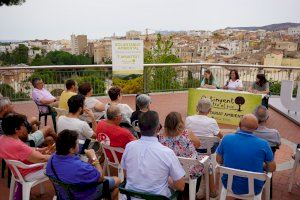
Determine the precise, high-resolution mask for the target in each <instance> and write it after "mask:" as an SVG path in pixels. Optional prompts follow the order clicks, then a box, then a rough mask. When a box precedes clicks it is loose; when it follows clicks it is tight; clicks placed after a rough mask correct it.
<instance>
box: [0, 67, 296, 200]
mask: <svg viewBox="0 0 300 200" xmlns="http://www.w3.org/2000/svg"><path fill="white" fill-rule="evenodd" d="M96 67H97V68H96ZM207 67H211V69H213V70H214V72H213V73H215V74H217V77H218V79H219V81H220V82H221V81H222V80H226V77H227V73H228V69H229V68H238V69H239V73H240V76H241V79H242V80H243V82H245V84H246V86H247V85H249V84H250V83H251V82H252V81H254V80H255V75H256V74H257V72H258V71H260V70H262V69H263V70H265V73H266V74H267V77H268V79H269V80H270V79H271V78H272V81H274V82H275V83H279V82H280V81H281V80H284V79H288V80H299V79H298V78H299V73H300V68H297V67H293V68H291V67H268V66H255V65H254V66H252V65H225V64H207V63H206V64H205V63H204V64H200V63H199V64H198V63H195V64H176V65H174V64H170V65H166V64H157V65H145V74H144V76H143V78H144V80H145V83H146V84H144V86H143V87H142V88H143V91H145V92H149V93H150V96H151V98H152V104H151V109H153V110H156V111H158V112H159V116H160V121H161V123H162V124H163V123H164V119H165V117H166V115H167V114H168V113H169V112H171V111H177V112H180V113H181V114H182V116H183V117H184V118H185V117H186V113H187V100H188V96H187V91H186V89H187V88H189V87H198V85H197V84H198V83H197V82H196V80H197V79H198V80H200V79H201V77H202V72H203V70H204V69H205V68H207ZM167 68H171V69H174V70H175V71H176V77H172V78H171V79H170V80H171V81H173V83H176V84H177V83H178V85H176V84H169V83H168V82H166V81H167V80H166V79H163V78H161V81H159V82H156V83H153V81H152V80H153V79H154V78H157V77H154V76H155V74H153V71H154V70H155V69H167ZM29 69H30V70H36V69H39V70H48V72H49V71H50V70H49V69H51V71H50V72H49V74H50V75H51V74H56V73H58V74H59V75H58V76H56V77H57V79H53V80H54V81H55V82H52V83H50V82H49V83H47V81H46V83H47V87H48V88H49V89H53V90H54V89H64V85H63V80H64V79H65V78H66V77H71V74H73V75H74V74H76V75H77V77H83V75H87V74H91V73H95V72H99V74H101V76H102V75H103V80H104V85H105V88H106V87H108V85H109V84H111V83H110V82H109V81H108V80H109V79H110V78H111V66H107V65H103V66H102V65H99V66H75V67H74V66H68V67H66V66H51V67H35V68H29ZM29 69H28V68H27V70H29ZM21 70H24V68H11V67H6V68H0V73H1V72H2V73H3V72H4V71H6V72H7V71H14V72H15V73H16V74H18V75H19V76H18V77H19V79H18V80H19V82H18V83H16V80H17V79H16V78H14V81H11V82H10V83H9V85H11V86H12V87H13V88H14V89H15V92H16V91H18V90H17V89H18V87H20V86H19V85H18V84H19V83H26V84H29V82H28V81H26V79H28V77H29V76H30V75H31V74H33V73H34V71H25V72H22V73H23V74H22V73H21ZM158 72H162V71H158ZM29 73H30V74H29ZM21 74H22V75H21ZM41 74H42V73H41ZM44 74H45V73H44ZM26 76H27V77H26ZM99 76H100V75H99ZM24 77H26V78H24ZM1 78H3V77H2V76H1ZM158 78H160V77H158ZM21 80H22V81H23V82H22V81H21ZM24 80H25V81H24ZM156 80H159V79H156ZM188 80H190V82H189V83H188V82H187V81H188ZM44 81H45V80H44ZM87 81H88V80H87ZM91 81H93V80H92V79H91ZM151 81H152V82H151ZM224 82H225V81H224ZM91 83H92V85H94V84H93V82H91ZM151 84H153V85H151ZM175 86H176V87H175ZM30 87H31V86H30ZM105 88H104V90H103V92H102V93H97V94H96V95H97V96H99V97H98V98H99V100H100V101H102V102H104V103H106V102H108V98H107V97H106V96H100V95H104V93H105ZM277 89H278V88H277ZM30 90H31V88H28V91H30ZM50 91H52V90H50ZM143 91H142V92H143ZM274 91H275V90H274ZM275 92H276V93H275V94H279V92H280V87H279V90H276V91H275ZM15 97H16V98H15V99H14V100H15V102H14V107H15V110H16V111H17V112H19V113H22V114H26V115H27V116H36V115H37V113H38V111H37V108H36V106H35V104H34V103H33V102H32V101H31V100H29V101H20V100H28V99H29V97H26V98H18V96H15ZM123 102H124V103H127V104H129V105H130V106H131V107H132V108H135V95H125V96H124V97H123ZM269 110H270V118H269V120H268V123H267V126H268V127H270V128H274V129H277V130H279V132H280V134H281V137H282V145H281V147H280V149H279V150H277V152H276V155H275V161H276V163H277V171H276V172H275V173H274V174H273V199H274V200H277V199H278V200H296V199H300V187H298V186H296V184H294V186H293V190H292V192H291V193H288V192H287V190H288V184H289V175H290V171H291V170H290V169H291V167H292V165H293V159H292V155H293V153H294V150H295V145H296V144H297V143H300V134H299V133H300V126H299V125H297V124H296V123H294V122H292V121H291V120H290V119H288V118H286V117H285V116H284V115H282V114H281V113H279V112H277V111H275V110H274V109H272V108H271V109H269ZM48 124H51V123H50V121H49V123H48ZM220 127H221V128H223V129H227V130H228V132H229V131H231V130H232V129H235V128H236V127H235V126H231V125H223V124H220ZM294 176H296V180H297V181H298V182H299V181H300V168H299V169H298V170H297V173H296V174H294ZM47 186H49V187H47V190H46V193H45V194H44V195H43V196H40V195H39V188H38V187H36V188H34V189H33V190H32V193H31V199H52V197H53V195H54V190H53V188H52V185H51V184H50V182H48V183H47ZM0 191H1V198H3V199H7V198H8V195H9V189H8V188H7V185H6V178H5V179H0Z"/></svg>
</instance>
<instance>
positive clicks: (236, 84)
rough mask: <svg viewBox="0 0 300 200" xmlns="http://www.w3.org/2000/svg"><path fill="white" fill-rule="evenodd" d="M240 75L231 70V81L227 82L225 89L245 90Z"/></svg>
mask: <svg viewBox="0 0 300 200" xmlns="http://www.w3.org/2000/svg"><path fill="white" fill-rule="evenodd" d="M239 78H240V77H239V73H238V71H237V70H236V69H232V70H230V73H229V80H228V81H226V83H225V85H224V86H223V89H225V90H239V91H242V90H243V83H242V80H240V79H239Z"/></svg>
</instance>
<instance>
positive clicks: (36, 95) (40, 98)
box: [32, 78, 58, 113]
mask: <svg viewBox="0 0 300 200" xmlns="http://www.w3.org/2000/svg"><path fill="white" fill-rule="evenodd" d="M32 85H33V87H34V89H33V91H32V99H33V101H34V102H35V103H36V104H37V105H38V107H39V110H40V111H41V112H42V113H47V112H48V108H47V107H46V106H45V105H49V106H52V107H57V106H58V102H57V99H56V98H55V97H54V96H53V95H52V94H51V93H50V92H49V91H48V90H47V89H45V88H44V83H43V81H42V79H40V78H34V79H33V80H32Z"/></svg>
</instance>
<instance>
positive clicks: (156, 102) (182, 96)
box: [0, 92, 300, 200]
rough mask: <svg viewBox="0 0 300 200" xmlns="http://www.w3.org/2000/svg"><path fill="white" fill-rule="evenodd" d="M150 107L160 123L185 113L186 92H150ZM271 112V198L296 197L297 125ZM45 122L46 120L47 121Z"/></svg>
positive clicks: (18, 106)
mask: <svg viewBox="0 0 300 200" xmlns="http://www.w3.org/2000/svg"><path fill="white" fill-rule="evenodd" d="M150 96H151V98H152V104H151V109H153V110H156V111H158V112H159V115H160V121H161V123H163V121H164V118H165V117H166V115H167V114H168V113H169V112H170V111H178V112H180V113H181V114H182V116H183V117H186V111H187V92H178V93H161V94H160V93H157V94H151V95H150ZM99 99H100V100H101V101H102V102H107V101H108V98H107V97H99ZM123 102H124V103H127V104H129V105H130V106H131V107H132V108H135V96H125V97H123ZM14 106H15V110H16V111H17V112H19V113H22V114H25V115H27V116H36V115H37V113H38V111H37V108H36V106H35V104H34V103H33V102H16V103H14ZM270 112H271V115H270V118H269V121H268V126H269V127H271V128H275V129H278V130H279V132H280V133H281V136H282V145H281V147H280V149H279V150H277V152H276V156H275V160H276V163H277V164H278V167H277V170H278V171H276V172H275V173H274V174H273V199H274V200H297V199H300V187H297V186H296V185H294V186H293V190H292V192H291V193H288V192H287V190H288V183H289V174H290V170H289V169H290V168H291V166H292V164H293V161H292V159H291V156H292V155H293V151H294V149H295V144H297V143H300V127H299V126H297V125H296V124H294V123H293V122H291V121H289V120H288V119H286V118H285V117H283V116H282V115H280V114H278V113H277V112H275V111H274V110H272V109H270ZM48 123H49V124H51V123H50V121H49V122H48ZM220 127H221V128H225V129H232V128H236V127H234V126H228V125H222V124H220ZM295 176H296V177H297V178H296V181H300V169H298V170H297V173H296V174H295ZM6 182H7V178H6V177H5V178H4V179H0V200H4V199H8V195H9V189H8V188H7V186H6ZM53 195H54V190H53V187H52V185H51V184H50V183H49V182H48V183H47V184H46V193H45V194H44V195H42V196H40V195H39V187H35V188H33V190H32V192H31V199H52V197H53Z"/></svg>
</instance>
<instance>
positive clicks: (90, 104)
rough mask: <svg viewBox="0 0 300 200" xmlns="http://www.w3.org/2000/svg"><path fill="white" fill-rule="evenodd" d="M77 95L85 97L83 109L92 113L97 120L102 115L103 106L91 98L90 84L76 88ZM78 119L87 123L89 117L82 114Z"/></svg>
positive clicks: (91, 89)
mask: <svg viewBox="0 0 300 200" xmlns="http://www.w3.org/2000/svg"><path fill="white" fill-rule="evenodd" d="M78 93H79V94H82V95H83V96H85V101H84V106H85V108H88V109H90V110H91V111H92V112H93V113H94V117H95V119H96V120H99V119H100V118H101V117H102V116H103V115H104V112H103V111H104V110H105V105H104V104H103V103H102V102H101V101H99V100H98V99H96V98H95V97H92V95H93V88H92V86H91V84H90V83H83V84H81V85H80V86H79V87H78ZM80 119H82V120H84V121H87V122H89V117H87V116H86V115H85V114H83V115H82V116H81V117H80Z"/></svg>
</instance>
